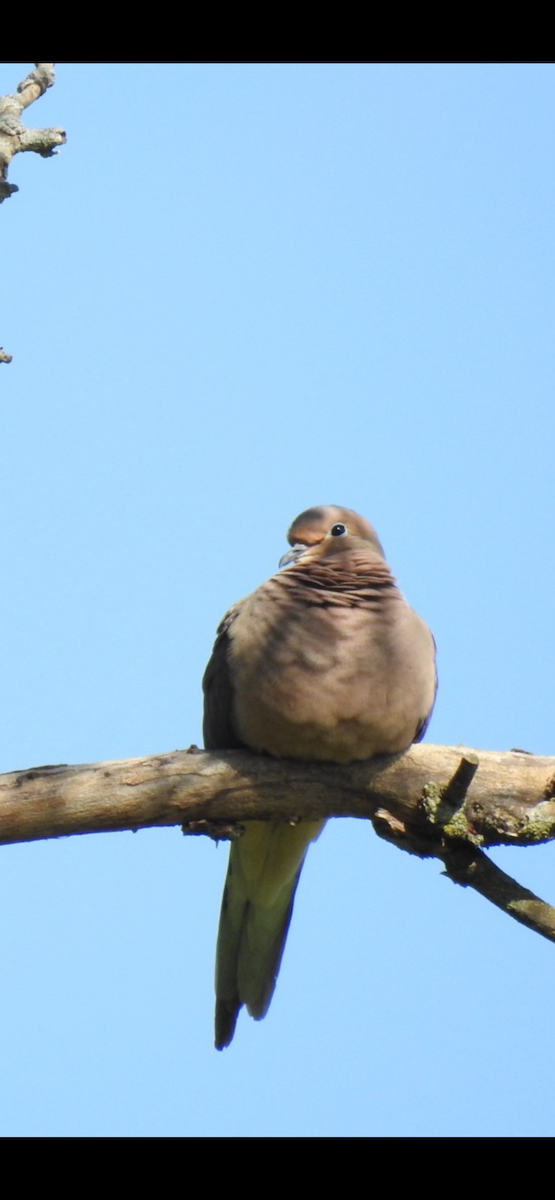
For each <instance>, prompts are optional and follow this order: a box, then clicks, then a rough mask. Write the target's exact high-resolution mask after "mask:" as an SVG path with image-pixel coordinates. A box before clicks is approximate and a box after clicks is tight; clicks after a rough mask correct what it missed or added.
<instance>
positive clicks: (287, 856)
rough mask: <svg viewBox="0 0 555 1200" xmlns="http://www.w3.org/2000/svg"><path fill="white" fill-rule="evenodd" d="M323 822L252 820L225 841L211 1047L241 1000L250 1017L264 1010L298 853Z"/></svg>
mask: <svg viewBox="0 0 555 1200" xmlns="http://www.w3.org/2000/svg"><path fill="white" fill-rule="evenodd" d="M324 824H325V822H324V821H305V822H302V823H300V824H299V825H295V826H292V825H286V824H284V823H282V822H279V823H278V822H275V823H267V822H263V821H253V822H251V823H249V825H248V826H247V828H246V830H245V833H244V834H243V836H242V837H241V838H239V839H238V840H237V841H236V842H233V844H232V846H231V851H230V855H229V866H228V871H227V877H226V881H225V887H224V894H223V900H222V910H221V915H220V928H219V932H218V945H217V950H216V1042H215V1044H216V1048H217V1049H218V1050H223V1048H224V1046H229V1043H230V1042H231V1040H232V1038H233V1034H234V1032H235V1024H236V1021H237V1015H238V1013H239V1009H240V1008H241V1006H242V1005H243V1004H246V1006H247V1009H248V1011H249V1013H250V1014H251V1016H252V1017H254V1018H255V1020H257V1021H260V1020H261V1019H262V1017H264V1016H265V1015H266V1013H267V1011H268V1008H269V1006H270V1001H271V999H272V996H273V994H274V988H275V986H276V979H277V976H278V972H279V968H280V964H281V959H282V955H283V950H284V946H285V941H286V938H287V931H288V929H289V922H290V920H291V913H292V912H293V901H294V899H295V891H296V888H297V884H298V882H299V876H300V874H301V870H302V866H303V863H304V860H305V856H306V852H307V850H308V847H309V845H310V843H311V842H313V841H315V840H316V838H317V837H318V836H319V834H320V833H321V832H322V829H323V827H324Z"/></svg>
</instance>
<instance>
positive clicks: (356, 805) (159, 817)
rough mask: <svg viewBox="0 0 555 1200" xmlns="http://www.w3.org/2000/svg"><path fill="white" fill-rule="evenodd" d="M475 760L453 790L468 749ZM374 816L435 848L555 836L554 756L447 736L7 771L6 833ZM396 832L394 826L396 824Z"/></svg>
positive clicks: (0, 794) (0, 837)
mask: <svg viewBox="0 0 555 1200" xmlns="http://www.w3.org/2000/svg"><path fill="white" fill-rule="evenodd" d="M472 757H474V758H475V759H477V762H478V767H477V770H476V771H475V774H474V777H473V778H472V780H471V782H470V785H469V787H468V790H467V791H463V792H462V793H459V794H457V792H456V789H455V798H454V799H453V786H452V782H451V781H452V780H453V778H454V777H457V778H458V777H459V775H460V764H461V760H463V761H465V762H468V761H469V759H471V758H472ZM334 816H350V817H367V818H370V819H376V822H377V823H381V824H382V825H383V826H384V827H385V825H386V824H387V820H388V817H390V818H391V821H392V825H394V827H395V835H394V840H395V841H396V842H397V843H399V842H400V841H402V840H403V839H404V840H405V841H406V843H407V849H411V847H412V846H413V845H414V847H415V848H416V853H419V854H421V853H428V854H431V855H433V854H436V853H437V849H438V846H439V845H443V842H444V841H445V839H447V840H448V841H449V843H450V844H452V845H455V844H456V843H457V842H464V843H466V844H467V845H471V846H480V847H484V846H495V845H502V844H503V845H520V846H525V845H530V844H531V843H534V842H546V841H549V840H551V839H552V838H555V758H539V757H536V756H533V755H529V754H522V753H519V752H510V753H505V754H502V753H495V752H493V751H490V750H487V751H486V750H483V751H482V750H481V751H473V752H472V755H471V754H470V752H469V751H468V750H466V749H465V748H460V749H457V748H456V747H451V746H429V745H423V746H413V747H412V748H411V749H410V750H409V751H407V753H406V754H401V755H397V756H395V757H393V758H383V759H374V760H373V761H372V762H368V763H353V764H351V765H350V766H344V765H341V766H336V765H335V764H328V763H325V764H319V763H300V762H291V761H287V762H284V761H279V760H278V759H272V758H266V757H262V756H258V755H254V754H249V753H247V752H246V751H238V750H228V751H221V752H220V753H218V754H215V753H210V754H208V753H206V752H204V751H202V750H198V749H197V747H191V749H190V750H181V751H176V752H174V753H171V754H160V755H156V756H154V757H153V758H134V759H124V760H122V761H118V762H101V763H92V764H87V765H86V766H50V767H36V768H33V769H32V770H30V771H29V770H27V771H20V772H13V773H11V774H9V775H0V842H17V841H33V840H35V839H37V838H48V837H60V836H63V835H66V834H71V833H94V832H99V833H100V832H104V831H107V830H117V829H138V828H141V827H144V826H149V825H182V824H184V823H185V822H199V821H222V822H236V821H239V822H241V821H248V820H260V819H262V820H274V821H275V820H284V821H297V820H300V819H307V820H314V819H315V818H318V817H334ZM392 836H393V834H392Z"/></svg>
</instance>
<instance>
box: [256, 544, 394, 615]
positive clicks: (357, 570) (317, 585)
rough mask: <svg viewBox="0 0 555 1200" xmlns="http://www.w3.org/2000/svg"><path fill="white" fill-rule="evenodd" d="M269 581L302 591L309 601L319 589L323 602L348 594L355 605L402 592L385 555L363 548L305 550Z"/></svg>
mask: <svg viewBox="0 0 555 1200" xmlns="http://www.w3.org/2000/svg"><path fill="white" fill-rule="evenodd" d="M332 545H333V543H332ZM272 583H275V584H276V585H277V586H278V587H279V588H284V589H285V590H286V591H290V590H296V589H299V591H300V592H305V594H306V598H307V600H308V602H309V603H310V599H309V593H310V592H316V593H321V599H322V602H326V603H329V604H333V603H334V602H335V603H337V604H344V603H348V601H349V598H351V599H352V600H353V602H356V604H357V605H364V603H365V601H369V602H371V603H372V604H376V603H380V602H381V600H385V599H386V598H387V599H390V598H392V596H393V595H394V594H396V595H398V596H399V597H400V596H401V593H400V592H399V589H398V588H397V584H396V581H395V579H394V577H393V575H392V574H391V571H390V570H389V567H388V565H387V563H386V561H385V559H384V558H382V556H381V555H380V554H378V553H376V552H374V551H372V550H368V549H366V548H365V549H350V550H349V551H347V552H345V551H344V552H343V553H341V554H339V553H336V554H333V553H328V554H326V555H325V556H324V555H322V554H321V553H318V552H315V551H311V550H307V551H306V552H305V553H304V554H303V555H302V557H301V558H300V559H299V560H298V562H296V563H294V564H293V565H292V566H290V567H287V568H286V569H285V570H284V571H282V572H281V573H280V574H279V575H274V576H273V578H272ZM312 602H313V603H314V600H313V601H312Z"/></svg>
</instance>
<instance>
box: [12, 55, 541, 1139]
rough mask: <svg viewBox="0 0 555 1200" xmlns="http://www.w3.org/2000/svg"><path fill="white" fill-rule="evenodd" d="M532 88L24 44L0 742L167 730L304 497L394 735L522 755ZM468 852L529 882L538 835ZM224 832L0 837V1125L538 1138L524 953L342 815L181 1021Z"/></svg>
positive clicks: (530, 668) (537, 874) (123, 744)
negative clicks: (362, 604)
mask: <svg viewBox="0 0 555 1200" xmlns="http://www.w3.org/2000/svg"><path fill="white" fill-rule="evenodd" d="M30 68H31V64H28V63H5V64H2V70H1V72H0V75H1V77H2V78H1V81H0V94H4V93H5V92H8V91H12V90H14V89H15V86H16V84H17V83H18V82H19V80H20V79H23V78H24V76H25V75H26V74H27V73H28V71H29V69H30ZM553 93H554V68H553V65H552V64H539V65H538V64H518V63H517V64H512V63H509V64H488V63H478V64H403V63H398V64H395V63H393V64H372V63H359V64H334V63H322V64H319V63H316V64H311V63H294V64H290V63H277V64H273V63H173V64H171V63H170V64H129V63H128V64H118V63H110V64H78V63H63V64H58V67H57V82H56V86H55V87H54V88H53V89H51V90H50V92H49V93H48V94H47V95H46V96H45V97H44V98H43V99H42V100H40V101H38V102H37V103H36V104H35V105H33V106H32V107H31V108H30V109H29V110H28V112H27V122H28V124H30V125H31V124H34V125H41V126H43V125H62V126H63V127H64V128H66V129H67V131H68V143H67V146H66V147H64V148H63V150H62V151H61V152H60V154H59V155H58V156H57V157H55V158H53V159H51V160H41V159H39V158H38V157H36V156H34V155H25V156H23V155H20V156H18V157H16V159H14V161H13V163H12V166H11V170H10V179H11V181H12V182H15V183H17V184H19V187H20V191H19V193H18V194H17V195H15V196H14V197H13V198H12V199H11V200H9V201H7V202H6V203H4V204H3V205H2V207H1V211H0V229H1V233H2V282H3V298H4V303H3V305H2V318H1V321H0V344H3V345H4V347H5V348H6V349H7V350H9V351H10V352H11V353H12V354H13V356H14V358H13V363H12V364H11V366H2V367H0V391H1V399H2V404H1V408H0V419H1V422H2V424H1V437H2V448H3V471H2V475H1V483H0V486H1V492H2V494H1V503H2V513H3V519H2V521H1V522H0V537H1V540H2V557H3V561H4V564H5V571H4V579H5V585H4V588H3V591H2V601H1V606H2V628H3V632H4V653H3V672H2V689H3V693H4V694H3V704H2V711H3V714H4V717H3V736H2V762H3V766H2V768H1V769H2V770H4V771H10V770H13V769H16V768H24V767H30V766H34V765H38V764H42V763H56V762H68V763H77V762H92V761H95V760H100V759H119V758H126V757H130V756H134V755H145V754H154V753H156V752H159V751H166V750H173V749H176V748H179V747H185V746H187V745H189V744H190V743H191V742H197V743H200V742H201V715H202V702H201V691H200V680H201V677H202V673H203V670H204V666H205V664H206V661H207V659H208V656H209V654H210V650H211V646H212V642H213V638H214V633H215V629H216V626H217V623H218V621H219V619H220V617H221V616H222V615H223V613H224V612H225V610H226V609H227V608H228V607H229V605H230V604H231V603H232V602H233V601H235V600H237V599H239V598H240V597H241V596H243V595H245V594H247V593H248V592H249V591H251V590H252V589H253V588H254V587H256V586H257V584H259V583H261V582H262V581H263V580H264V579H266V578H267V577H268V576H269V575H270V574H272V573H273V572H274V571H275V569H276V568H277V563H278V560H279V558H280V556H281V554H282V553H283V552H284V550H285V548H286V541H285V533H286V530H287V528H288V525H289V524H290V522H291V520H292V518H293V517H294V516H296V514H297V513H298V512H300V511H301V510H302V509H304V508H306V507H308V506H309V505H312V504H321V503H336V504H344V505H347V506H349V507H352V508H355V509H357V510H359V511H360V512H362V513H363V514H364V515H365V516H366V517H368V518H369V519H370V520H371V521H372V522H373V524H374V525H375V526H376V528H377V530H378V532H379V535H380V537H381V540H382V542H383V543H384V546H385V549H386V552H387V555H388V559H389V561H390V563H391V565H392V567H393V569H394V571H395V574H396V575H397V577H398V578H399V580H400V583H401V586H402V588H403V590H404V592H405V594H406V595H407V597H408V599H409V600H410V602H411V603H412V604H413V605H414V607H416V608H417V609H418V611H419V612H420V613H421V614H422V616H424V617H425V619H426V620H427V621H428V622H429V624H430V626H431V627H432V629H433V631H434V634H435V637H436V641H437V643H438V657H439V674H440V689H439V694H438V701H437V706H436V711H435V714H434V718H433V721H432V724H431V726H430V729H429V731H428V735H427V740H428V741H433V742H436V743H440V744H441V743H443V744H448V745H453V744H457V743H459V742H461V743H465V744H466V745H469V746H472V747H477V748H486V749H492V750H506V749H509V748H511V747H513V746H518V747H523V748H525V749H528V750H530V751H532V752H534V753H538V754H548V755H549V754H554V753H555V730H554V720H553V678H554V672H555V649H554V639H553V598H552V597H553V590H554V585H555V579H554V575H555V571H554V566H553V498H552V491H553V486H552V484H553V445H554V439H555V428H554V425H555V416H554V403H553V398H554V382H555V379H554V376H555V365H554V364H555V360H554V355H553V325H554V307H555V306H554V298H555V292H554V284H553V280H554V278H555V263H554V258H555V231H554V230H555V227H554V222H553V211H554V201H555V195H554V192H555V167H554V163H553V144H554V140H555V139H554V135H555V129H554V125H555V112H554V102H553ZM494 857H495V859H496V861H498V862H500V863H501V864H502V866H503V868H504V869H505V870H507V871H509V872H510V873H513V874H515V875H516V876H517V878H518V879H519V880H520V881H521V882H522V883H524V884H526V885H527V886H529V887H531V888H533V889H534V890H536V891H537V892H538V893H539V894H540V895H542V896H543V897H544V898H546V899H550V898H553V899H555V882H554V868H555V848H553V847H552V846H548V847H540V848H534V849H533V850H528V851H524V850H513V851H509V850H504V851H496V852H495V854H494ZM226 860H227V849H226V847H225V846H224V845H221V846H220V847H219V848H216V847H215V846H214V845H213V844H212V843H210V842H209V841H208V840H206V841H204V840H203V839H198V838H195V839H189V840H186V839H184V838H183V837H182V835H181V833H180V831H179V830H178V829H168V830H149V831H144V832H141V833H137V834H131V833H128V834H125V833H123V834H114V835H106V836H95V837H80V838H70V839H65V840H61V841H58V842H43V843H35V844H29V845H25V846H13V847H4V848H3V850H2V863H3V870H2V871H1V873H0V892H1V899H0V904H1V911H2V913H3V917H2V920H1V922H0V941H1V945H2V953H1V956H0V957H1V963H2V967H1V975H0V979H1V993H0V994H1V1011H2V1021H1V1023H0V1027H1V1029H2V1030H3V1031H4V1032H3V1034H0V1045H1V1058H2V1072H1V1082H0V1133H1V1134H2V1135H4V1136H9V1135H19V1136H23V1135H38V1136H48V1135H54V1136H63V1135H68V1136H98V1135H106V1136H118V1135H130V1136H148V1135H152V1136H172V1135H173V1136H180V1135H183V1136H188V1135H197V1136H242V1135H245V1136H247V1135H251V1136H308V1135H312V1136H364V1135H383V1136H396V1135H412V1136H471V1135H472V1136H488V1135H500V1136H518V1135H522V1136H533V1135H539V1136H544V1137H545V1136H552V1135H553V1134H554V1133H555V1100H554V1095H555V1088H554V1086H553V1083H554V1077H555V1050H552V1049H551V1040H550V1039H548V1038H546V1036H545V1030H546V1021H545V1018H544V1014H549V1013H550V1009H551V1002H552V997H553V993H554V989H555V948H554V947H553V946H551V945H550V944H549V943H548V942H546V941H544V940H543V939H541V938H539V937H537V936H535V935H534V934H532V933H531V932H529V931H527V930H525V929H524V928H522V927H520V926H518V925H517V924H516V923H514V922H511V921H510V920H508V919H507V918H506V917H504V916H503V915H502V914H501V913H500V912H498V911H497V910H496V909H494V908H493V907H492V906H491V905H488V904H487V903H486V902H485V901H484V900H483V899H481V898H480V897H479V896H477V895H475V894H474V893H472V892H470V891H468V890H463V889H460V888H456V887H454V886H453V885H452V884H451V883H450V882H449V881H448V880H446V879H445V877H443V876H442V874H441V869H440V865H439V864H438V863H437V862H435V861H427V862H421V861H420V860H418V859H416V858H411V857H409V856H408V855H404V854H402V853H400V852H399V851H398V850H396V849H395V848H393V847H392V846H390V845H387V844H386V843H384V842H382V841H380V840H379V839H378V838H377V837H376V836H375V835H374V833H373V831H372V829H371V827H370V826H369V825H366V824H363V823H361V822H355V821H349V820H337V821H334V822H330V824H329V825H328V827H327V829H326V831H325V833H324V834H323V836H322V837H321V839H320V841H319V842H318V843H317V845H315V846H314V847H313V848H312V849H311V851H310V854H309V857H308V860H307V864H306V867H305V870H304V872H303V878H302V880H301V884H300V886H299V890H298V893H297V901H296V907H295V914H294V918H293V922H292V926H291V931H290V936H289V940H288V945H287V949H286V953H285V956H284V961H283V966H282V971H281V975H280V979H279V983H278V987H277V990H276V994H275V997H274V1001H273V1004H272V1008H271V1010H270V1013H269V1015H268V1017H267V1018H266V1020H265V1021H264V1022H263V1023H261V1024H258V1023H255V1022H253V1021H251V1020H250V1019H249V1018H248V1017H247V1016H246V1015H245V1014H242V1016H241V1018H240V1020H239V1025H238V1030H237V1034H236V1038H235V1041H234V1043H233V1045H232V1046H231V1047H230V1049H229V1050H227V1051H226V1052H225V1053H223V1054H217V1053H216V1052H215V1051H214V1049H213V1047H212V1040H213V1031H212V1021H213V960H214V948H215V939H216V929H217V921H218V912H219V906H220V899H221V890H222V886H223V878H224V874H225V866H226Z"/></svg>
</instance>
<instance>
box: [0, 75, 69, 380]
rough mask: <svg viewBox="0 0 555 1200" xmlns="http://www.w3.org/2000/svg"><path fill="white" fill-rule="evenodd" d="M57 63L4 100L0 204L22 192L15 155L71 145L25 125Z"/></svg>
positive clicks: (62, 136) (45, 153) (55, 133)
mask: <svg viewBox="0 0 555 1200" xmlns="http://www.w3.org/2000/svg"><path fill="white" fill-rule="evenodd" d="M54 67H55V63H35V70H34V71H31V74H30V75H28V76H27V78H26V79H24V80H23V82H22V83H20V84H18V87H17V92H16V93H15V95H13V96H0V204H2V202H3V201H4V200H7V199H8V197H9V196H13V194H14V192H17V191H19V188H18V186H17V184H15V183H8V168H9V165H10V163H11V161H12V158H13V157H14V155H15V154H19V153H21V152H23V151H26V150H32V151H33V152H34V153H35V154H40V155H41V157H42V158H51V157H52V155H53V154H56V153H57V151H56V149H55V147H56V146H62V145H63V144H64V142H66V141H67V136H66V132H65V130H64V129H26V128H25V126H24V125H23V123H22V121H21V119H20V118H21V114H22V112H23V110H24V109H25V108H28V107H29V105H30V104H33V102H34V101H35V100H38V98H39V96H43V95H44V93H45V91H46V89H47V88H49V87H52V86H53V84H54V82H55V75H54ZM11 361H12V356H11V354H7V353H6V351H4V350H2V348H1V347H0V363H10V362H11Z"/></svg>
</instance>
